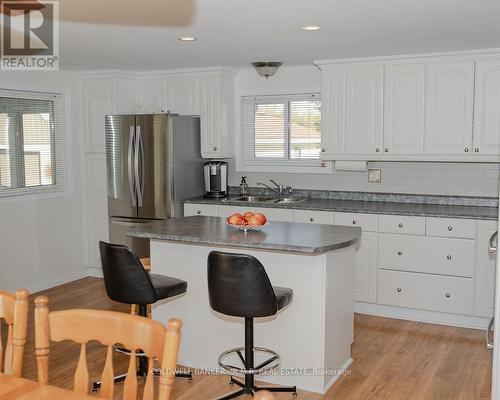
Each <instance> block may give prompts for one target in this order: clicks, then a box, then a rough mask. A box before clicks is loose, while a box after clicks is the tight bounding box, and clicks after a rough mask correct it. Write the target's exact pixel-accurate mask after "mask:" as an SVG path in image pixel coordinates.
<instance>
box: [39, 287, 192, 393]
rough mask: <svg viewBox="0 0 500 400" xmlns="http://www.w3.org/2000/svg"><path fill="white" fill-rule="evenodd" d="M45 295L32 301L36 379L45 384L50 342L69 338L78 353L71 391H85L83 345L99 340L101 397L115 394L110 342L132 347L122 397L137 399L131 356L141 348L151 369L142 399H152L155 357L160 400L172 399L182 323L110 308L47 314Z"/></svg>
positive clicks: (85, 363)
mask: <svg viewBox="0 0 500 400" xmlns="http://www.w3.org/2000/svg"><path fill="white" fill-rule="evenodd" d="M48 302H49V300H48V298H47V297H46V296H39V297H37V298H36V299H35V354H36V361H37V368H38V381H39V382H40V383H42V384H45V385H46V384H48V381H49V377H48V374H49V353H50V342H51V341H54V342H60V341H62V340H71V341H73V342H76V343H78V344H80V346H81V348H80V357H79V360H78V365H77V367H76V372H75V376H74V391H75V392H79V393H83V394H88V391H89V371H88V368H87V359H86V344H87V343H88V342H89V341H92V340H97V341H98V342H100V343H101V344H103V345H104V346H107V355H106V361H105V364H104V370H103V372H102V379H101V380H102V386H101V393H100V394H99V396H100V397H101V398H105V399H112V398H113V391H114V381H113V376H114V372H113V345H115V344H120V345H121V346H123V347H125V348H127V349H129V350H131V357H130V362H129V367H128V372H127V378H126V379H125V383H124V389H123V399H124V400H132V399H136V398H137V367H136V358H137V357H135V354H136V353H137V351H138V350H139V349H140V350H141V351H142V352H144V353H145V354H146V356H147V357H148V359H149V369H148V374H147V377H146V383H145V386H144V393H143V397H142V398H143V400H153V399H154V398H155V396H154V384H153V376H154V373H153V368H154V364H153V360H160V361H161V365H160V368H161V374H160V379H159V390H158V397H157V398H158V399H161V400H170V399H171V398H172V390H173V384H174V380H175V369H176V365H177V353H178V351H179V342H180V334H181V333H180V331H181V327H182V322H181V321H180V320H178V319H171V320H170V321H169V322H168V327H167V328H165V326H164V325H162V324H161V323H159V322H157V321H152V320H149V319H147V318H144V317H138V316H134V315H130V314H125V313H120V312H114V311H98V310H84V309H76V310H65V311H52V312H49V306H48Z"/></svg>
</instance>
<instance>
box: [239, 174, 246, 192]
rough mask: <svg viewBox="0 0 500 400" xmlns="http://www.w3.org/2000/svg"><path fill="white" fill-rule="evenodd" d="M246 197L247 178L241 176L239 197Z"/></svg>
mask: <svg viewBox="0 0 500 400" xmlns="http://www.w3.org/2000/svg"><path fill="white" fill-rule="evenodd" d="M246 195H248V184H247V177H246V176H242V177H241V183H240V196H246Z"/></svg>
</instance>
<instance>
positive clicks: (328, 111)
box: [321, 70, 345, 160]
mask: <svg viewBox="0 0 500 400" xmlns="http://www.w3.org/2000/svg"><path fill="white" fill-rule="evenodd" d="M344 99H345V72H344V71H339V70H331V71H324V72H323V73H322V74H321V159H322V160H334V159H335V156H336V155H337V154H344Z"/></svg>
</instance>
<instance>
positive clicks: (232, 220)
mask: <svg viewBox="0 0 500 400" xmlns="http://www.w3.org/2000/svg"><path fill="white" fill-rule="evenodd" d="M241 218H243V217H242V216H241V215H240V214H232V215H230V216H229V218H228V219H227V222H228V223H229V224H231V225H238V223H239V221H240V220H241Z"/></svg>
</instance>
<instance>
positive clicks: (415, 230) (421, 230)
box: [379, 215, 425, 235]
mask: <svg viewBox="0 0 500 400" xmlns="http://www.w3.org/2000/svg"><path fill="white" fill-rule="evenodd" d="M379 229H380V232H385V233H402V234H408V235H425V218H424V217H408V216H405V215H381V216H380V218H379Z"/></svg>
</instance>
